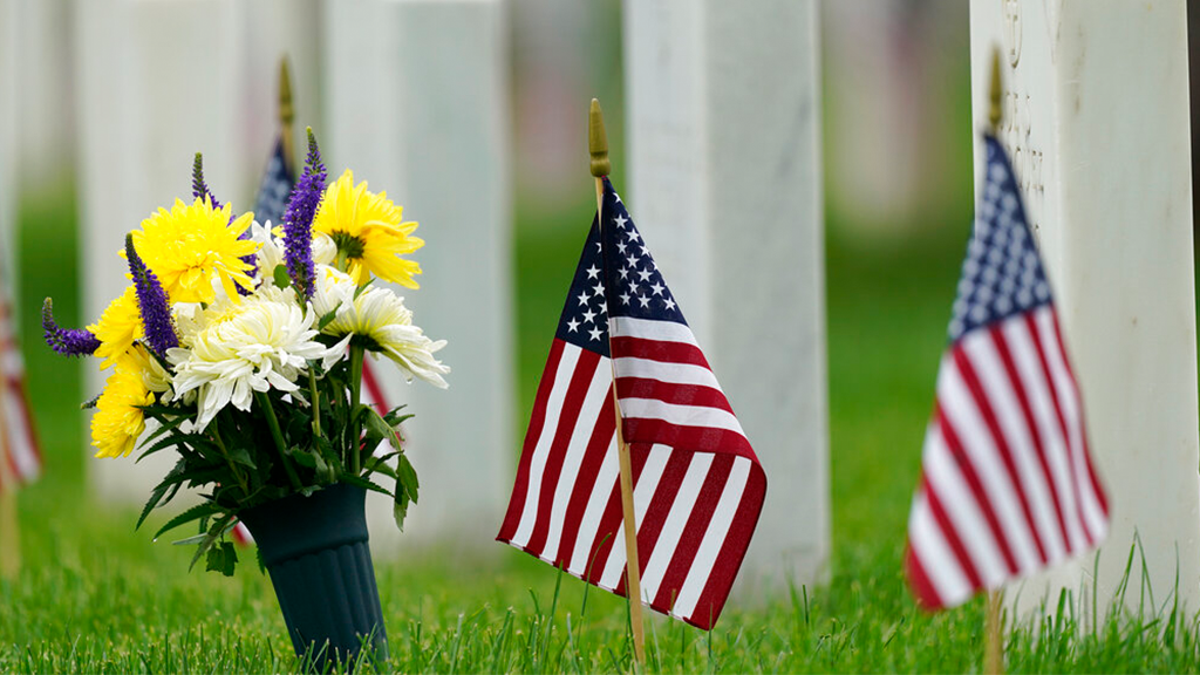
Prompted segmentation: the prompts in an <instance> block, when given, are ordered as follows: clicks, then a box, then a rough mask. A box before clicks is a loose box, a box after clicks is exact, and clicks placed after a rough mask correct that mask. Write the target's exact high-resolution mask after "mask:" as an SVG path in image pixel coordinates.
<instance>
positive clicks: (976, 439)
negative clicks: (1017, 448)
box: [937, 355, 1040, 570]
mask: <svg viewBox="0 0 1200 675" xmlns="http://www.w3.org/2000/svg"><path fill="white" fill-rule="evenodd" d="M937 399H938V403H939V404H940V405H941V406H942V414H943V415H945V416H946V419H947V420H949V422H950V424H951V426H953V427H954V430H955V431H956V432H958V439H959V442H960V443H961V444H962V446H963V450H964V451H965V452H966V454H967V456H968V457H970V460H971V463H972V464H973V465H974V467H975V473H977V474H978V475H979V479H980V481H981V482H982V483H983V486H984V490H985V491H986V492H987V495H988V499H989V500H990V502H991V504H992V508H993V510H994V511H995V512H996V516H997V517H998V518H999V519H1000V529H1001V530H1003V531H1004V533H1005V536H1007V537H1008V542H1009V545H1010V548H1011V549H1012V551H1013V554H1014V556H1015V557H1016V559H1017V567H1018V568H1019V569H1022V570H1031V569H1034V568H1035V567H1036V566H1037V565H1038V564H1040V561H1039V560H1038V557H1037V549H1036V547H1035V545H1034V541H1033V536H1032V534H1031V533H1030V531H1029V526H1028V525H1027V524H1026V522H1025V514H1024V513H1023V512H1022V511H1021V506H1020V503H1019V502H1018V498H1017V493H1016V488H1015V487H1014V486H1013V483H1012V480H1011V479H1010V478H1009V476H1008V471H1007V469H1005V468H1004V464H1003V463H1002V462H1001V461H1000V457H999V453H998V452H997V450H996V447H995V444H994V443H993V442H992V439H991V437H990V436H988V434H987V431H985V429H986V427H985V426H984V423H983V420H982V419H981V418H980V416H979V411H978V410H976V409H975V404H974V399H973V397H972V395H971V392H970V390H969V389H968V388H967V385H966V383H964V382H963V380H962V376H961V374H960V373H959V371H958V366H957V365H956V364H955V363H954V358H953V356H952V355H947V357H946V358H944V359H943V360H942V366H941V368H940V370H939V372H938V381H937Z"/></svg>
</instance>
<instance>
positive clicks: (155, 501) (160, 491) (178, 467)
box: [133, 459, 186, 530]
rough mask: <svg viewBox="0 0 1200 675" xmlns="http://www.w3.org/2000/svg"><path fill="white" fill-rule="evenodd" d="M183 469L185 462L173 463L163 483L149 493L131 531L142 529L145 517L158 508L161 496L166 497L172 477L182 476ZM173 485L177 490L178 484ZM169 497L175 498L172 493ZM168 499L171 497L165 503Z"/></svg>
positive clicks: (168, 499) (168, 498)
mask: <svg viewBox="0 0 1200 675" xmlns="http://www.w3.org/2000/svg"><path fill="white" fill-rule="evenodd" d="M185 467H186V462H185V461H184V460H182V459H180V460H179V461H178V462H176V463H175V468H173V469H171V470H170V471H169V472H168V473H167V475H166V476H165V477H163V481H162V482H161V483H159V484H158V485H156V486H155V487H154V491H153V492H151V493H150V499H149V500H147V501H146V505H145V506H143V507H142V515H140V516H138V519H137V525H134V526H133V529H135V530H137V529H140V528H141V527H142V523H144V522H145V521H146V517H147V516H149V515H150V512H151V511H152V510H154V507H156V506H158V505H159V503H161V502H162V500H163V496H164V495H166V493H167V490H168V489H169V488H170V487H171V484H170V483H169V481H170V480H171V479H172V478H174V477H177V476H181V475H183V471H184V469H185ZM175 485H176V487H177V488H178V485H179V484H178V483H176V484H175ZM171 496H172V497H173V496H175V495H174V493H172V494H171ZM170 499H171V497H167V501H170Z"/></svg>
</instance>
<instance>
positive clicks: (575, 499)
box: [554, 387, 617, 567]
mask: <svg viewBox="0 0 1200 675" xmlns="http://www.w3.org/2000/svg"><path fill="white" fill-rule="evenodd" d="M606 398H607V399H608V400H609V401H611V400H612V387H609V389H608V394H607V395H606ZM604 410H605V411H611V410H612V405H611V403H610V404H609V405H606V406H605V407H604ZM616 433H617V417H616V412H615V411H613V413H612V414H609V415H606V414H604V413H601V414H600V417H598V418H597V419H596V426H595V427H594V428H593V429H592V437H591V439H590V440H589V441H588V446H587V450H585V451H584V454H583V461H582V462H580V464H579V474H578V476H576V478H575V486H574V489H573V490H572V491H571V498H570V501H569V502H568V503H567V513H566V515H565V517H564V518H563V529H562V538H561V539H560V540H559V543H558V555H557V556H555V560H554V565H555V566H556V567H558V566H565V565H569V564H570V563H571V555H572V553H574V551H575V542H576V540H577V539H578V538H579V527H580V525H581V524H582V521H583V514H584V512H585V511H586V510H587V504H588V500H589V499H590V498H591V496H592V490H593V489H594V488H595V486H596V479H597V476H598V474H599V473H600V466H601V464H603V463H604V453H606V452H607V451H608V448H609V446H610V445H612V440H613V436H615V435H616Z"/></svg>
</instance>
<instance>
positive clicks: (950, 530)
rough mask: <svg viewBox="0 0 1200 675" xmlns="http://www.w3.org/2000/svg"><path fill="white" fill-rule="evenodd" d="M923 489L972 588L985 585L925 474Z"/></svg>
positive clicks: (940, 527) (936, 519)
mask: <svg viewBox="0 0 1200 675" xmlns="http://www.w3.org/2000/svg"><path fill="white" fill-rule="evenodd" d="M921 489H922V490H924V491H925V498H926V499H927V500H928V501H929V513H930V515H932V516H933V522H934V523H936V524H937V527H938V529H940V530H941V531H942V536H943V537H945V539H946V543H947V544H949V546H950V550H951V551H953V552H954V558H955V560H957V561H958V567H959V569H961V570H962V571H963V574H964V575H966V577H967V581H968V582H970V584H971V588H980V587H981V586H983V580H982V579H981V578H980V577H979V570H977V569H976V568H975V561H973V560H971V554H970V553H968V552H967V547H966V546H964V545H963V542H962V539H961V538H960V537H959V536H958V528H956V527H954V523H953V522H951V520H950V516H949V515H947V514H946V509H945V508H943V507H942V500H941V498H940V497H938V494H937V491H936V490H934V489H933V485H931V484H930V483H929V479H928V478H927V477H925V476H922V477H921Z"/></svg>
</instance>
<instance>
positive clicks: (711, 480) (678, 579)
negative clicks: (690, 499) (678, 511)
mask: <svg viewBox="0 0 1200 675" xmlns="http://www.w3.org/2000/svg"><path fill="white" fill-rule="evenodd" d="M733 461H734V457H733V456H732V455H714V456H713V459H712V464H711V465H709V467H708V473H707V474H705V476H704V483H703V484H702V485H701V487H700V492H699V493H698V494H697V495H696V505H695V506H694V507H693V508H692V510H691V513H690V514H689V515H688V519H687V524H686V525H684V526H683V533H682V534H681V535H680V537H679V543H677V544H676V545H675V554H674V555H672V556H671V564H670V565H668V566H667V571H666V573H665V574H663V579H662V583H661V584H659V586H658V593H657V595H656V596H655V597H654V605H655V606H657V607H661V608H662V610H661V611H671V610H672V609H673V608H672V607H671V605H672V604H673V603H674V602H675V600H677V599H678V597H679V592H680V590H682V588H683V584H684V582H686V581H687V580H688V577H689V575H690V574H691V572H692V564H693V563H694V562H695V559H696V551H697V550H698V549H699V548H700V543H701V542H702V541H704V533H705V531H706V530H707V529H708V523H709V522H710V521H711V520H712V517H713V513H715V512H716V508H717V501H718V500H720V498H721V490H723V489H724V488H725V483H726V482H727V481H728V479H729V469H730V467H732V466H733ZM638 544H639V545H640V544H641V538H640V537H639V538H638ZM706 586H707V582H706ZM699 609H700V604H699V603H697V604H696V612H693V614H699V613H700V611H699ZM704 613H705V614H707V613H708V610H705V612H704ZM689 623H690V622H689Z"/></svg>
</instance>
